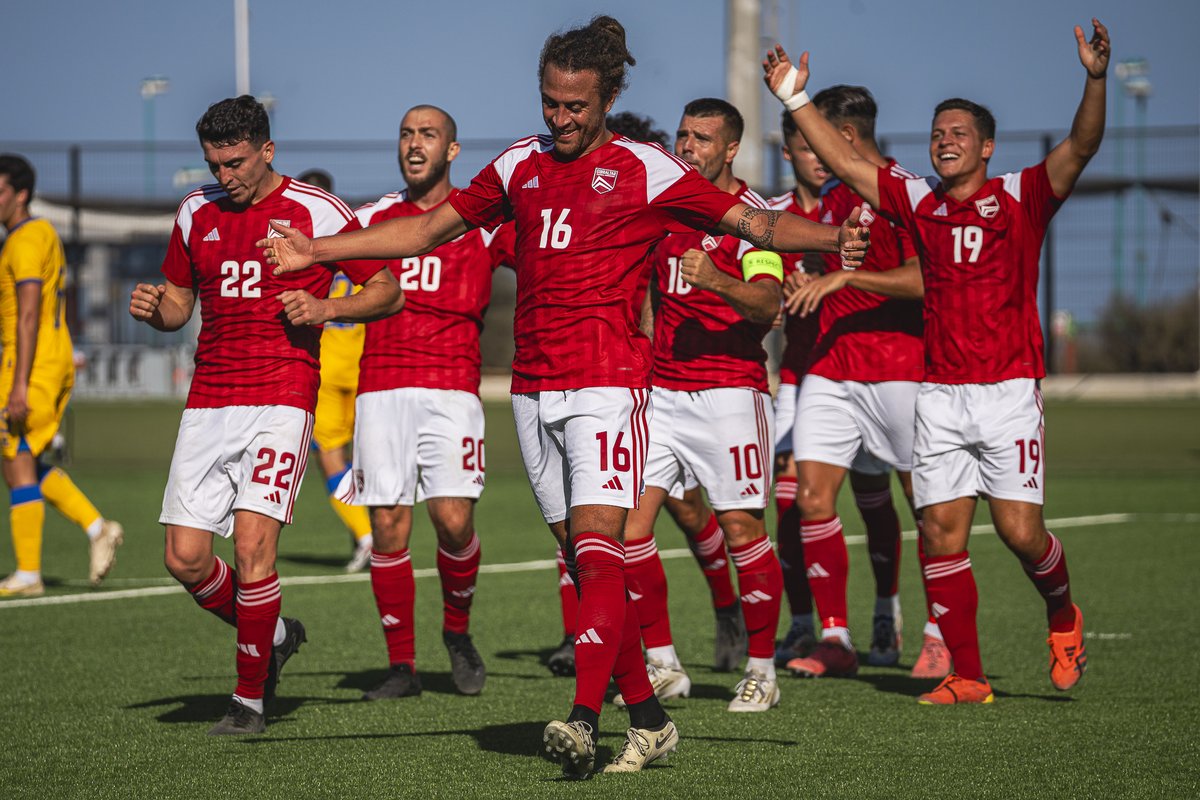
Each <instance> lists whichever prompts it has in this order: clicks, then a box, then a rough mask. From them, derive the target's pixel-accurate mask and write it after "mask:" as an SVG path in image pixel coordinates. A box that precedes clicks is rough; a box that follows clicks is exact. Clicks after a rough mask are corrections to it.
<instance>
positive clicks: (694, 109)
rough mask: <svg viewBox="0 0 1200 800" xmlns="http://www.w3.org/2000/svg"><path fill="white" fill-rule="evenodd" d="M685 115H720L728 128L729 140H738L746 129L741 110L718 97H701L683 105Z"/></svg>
mask: <svg viewBox="0 0 1200 800" xmlns="http://www.w3.org/2000/svg"><path fill="white" fill-rule="evenodd" d="M683 115H684V116H685V117H721V118H722V119H723V120H725V127H726V128H727V129H728V130H729V134H730V136H729V141H731V142H740V141H741V140H742V132H743V131H745V130H746V122H745V120H743V119H742V112H740V111H738V110H737V109H736V108H734V106H733V104H732V103H729V102H727V101H725V100H722V99H720V98H719V97H701V98H699V99H697V100H693V101H692V102H690V103H688V104H687V105H686V106H684V107H683Z"/></svg>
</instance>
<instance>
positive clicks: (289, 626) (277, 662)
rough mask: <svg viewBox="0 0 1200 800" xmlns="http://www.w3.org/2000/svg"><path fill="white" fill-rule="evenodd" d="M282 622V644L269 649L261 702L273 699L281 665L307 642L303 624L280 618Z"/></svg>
mask: <svg viewBox="0 0 1200 800" xmlns="http://www.w3.org/2000/svg"><path fill="white" fill-rule="evenodd" d="M280 619H282V620H283V629H284V634H283V644H281V645H278V646H276V647H272V648H271V660H270V661H268V662H267V680H266V683H264V684H263V702H266V703H269V702H271V701H272V700H274V699H275V687H276V686H278V685H279V673H280V672H282V671H283V665H284V664H286V663H287V662H288V659H289V658H291V657H292V656H294V655H295V654H296V652H297V651H298V650H299V649H300V645H301V644H303V643H304V642H307V641H308V635H307V633H306V632H305V630H304V623H302V622H301V621H300V620H298V619H292V618H291V617H280Z"/></svg>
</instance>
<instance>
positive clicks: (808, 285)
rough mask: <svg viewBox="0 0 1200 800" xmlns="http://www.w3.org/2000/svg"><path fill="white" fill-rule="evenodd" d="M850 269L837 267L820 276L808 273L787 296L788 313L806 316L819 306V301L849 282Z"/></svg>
mask: <svg viewBox="0 0 1200 800" xmlns="http://www.w3.org/2000/svg"><path fill="white" fill-rule="evenodd" d="M849 280H850V271H849V270H844V269H839V270H838V271H837V272H830V273H828V274H825V275H821V276H820V277H817V276H813V275H810V276H809V279H808V280H807V281H805V282H804V284H803V285H801V286H799V287H798V288H797V289H796V291H794V292H792V293H791V294H789V295H788V296H787V309H788V311H789V312H790V313H792V314H796V315H798V316H801V317H807V316H808V315H809V314H812V313H813V312H814V311H816V310H817V308H819V307H820V305H821V301H822V300H824V299H825V298H826V297H828V296H829V295H831V294H833V293H834V292H837V291H841V289H842V288H843V287H844V286H845V285H846V284H847V283H848V282H849Z"/></svg>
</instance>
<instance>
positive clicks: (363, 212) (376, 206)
mask: <svg viewBox="0 0 1200 800" xmlns="http://www.w3.org/2000/svg"><path fill="white" fill-rule="evenodd" d="M407 200H408V190H407V189H401V190H400V191H398V192H388V193H387V194H385V195H384V196H383V197H381V198H379V199H378V200H376V201H375V202H373V203H364V204H363V205H361V206H359V207H358V208H356V209H354V216H356V217H358V223H359V224H360V225H362V226H363V227H364V228H365V227H367V226H368V225H370V224H371V220H372V219H373V218H374V216H375V215H376V214H378V213H379V212H380V211H383V210H384V209H388V208H391V207H392V206H396V205H400V204H401V203H403V202H405V201H407Z"/></svg>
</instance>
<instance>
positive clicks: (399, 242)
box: [255, 203, 471, 275]
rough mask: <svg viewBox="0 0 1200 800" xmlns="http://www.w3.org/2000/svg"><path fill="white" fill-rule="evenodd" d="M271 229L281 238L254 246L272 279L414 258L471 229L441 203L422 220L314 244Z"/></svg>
mask: <svg viewBox="0 0 1200 800" xmlns="http://www.w3.org/2000/svg"><path fill="white" fill-rule="evenodd" d="M271 227H272V228H273V229H274V230H275V231H276V232H277V233H281V234H283V236H282V237H281V238H276V237H272V238H269V239H261V240H259V241H258V242H257V243H256V244H255V246H256V247H261V248H263V256H265V257H266V260H267V263H268V264H275V265H276V267H275V274H276V275H282V274H283V273H285V272H295V271H296V270H300V269H304V268H305V267H310V266H312V265H313V264H329V263H333V262H337V261H353V260H357V259H368V260H370V259H384V258H405V257H407V256H418V255H422V254H424V253H428V252H429V251H430V250H432V249H433V248H435V247H437V246H438V245H440V244H445V243H446V242H448V241H450V240H451V239H454V238H455V237H458V236H461V235H463V234H464V233H466V232H467V231H469V230H470V229H471V227H470V226H469V225H468V224H467V222H466V220H464V219H463V218H462V217H461V216H460V215H459V213H458V212H457V211H455V210H454V207H453V206H451V205H450V204H449V203H442V204H441V205H440V206H438V207H437V208H435V209H433V210H432V211H430V212H428V213H426V214H418V215H417V216H415V217H400V218H397V219H391V220H387V221H386V222H381V223H379V224H378V225H370V226H368V227H366V228H363V229H362V230H360V231H350V232H349V233H339V234H337V235H336V236H321V237H319V238H317V239H310V238H308V237H307V236H305V235H304V234H303V233H301V232H300V231H299V230H297V229H295V228H289V227H288V226H286V225H280V224H278V223H276V222H274V221H272V222H271Z"/></svg>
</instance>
